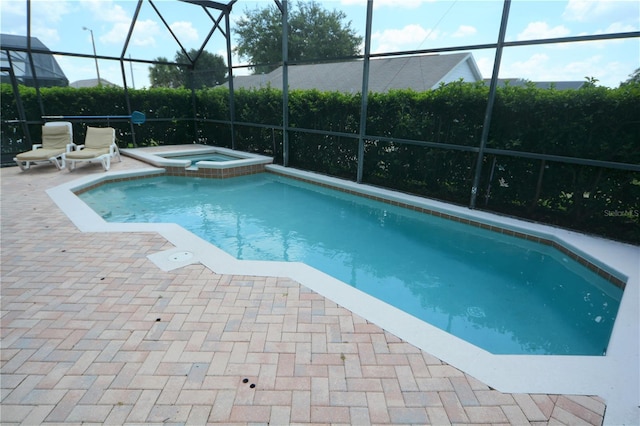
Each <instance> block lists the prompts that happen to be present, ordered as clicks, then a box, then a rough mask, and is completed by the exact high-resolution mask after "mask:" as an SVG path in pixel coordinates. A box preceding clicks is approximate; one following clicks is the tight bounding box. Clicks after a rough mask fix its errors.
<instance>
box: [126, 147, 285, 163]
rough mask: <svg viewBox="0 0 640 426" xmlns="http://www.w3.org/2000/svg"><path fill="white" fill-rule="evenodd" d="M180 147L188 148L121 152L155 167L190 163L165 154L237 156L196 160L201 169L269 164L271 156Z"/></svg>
mask: <svg viewBox="0 0 640 426" xmlns="http://www.w3.org/2000/svg"><path fill="white" fill-rule="evenodd" d="M181 147H187V148H189V149H188V150H187V149H185V150H184V151H178V152H176V151H175V150H171V148H167V150H166V151H158V150H153V151H146V150H145V149H146V148H123V149H121V150H120V151H121V153H122V154H124V155H126V156H128V157H131V158H135V159H136V160H140V161H144V162H145V163H147V164H151V165H153V166H156V167H189V166H190V165H191V161H190V160H179V159H176V158H171V157H163V156H165V155H173V156H176V155H178V154H180V155H200V154H224V155H228V156H232V157H238V159H237V160H228V161H207V160H200V161H197V162H196V165H197V167H198V168H202V169H230V168H234V167H240V166H255V165H258V164H271V163H272V162H273V158H271V157H266V156H264V155H259V154H253V153H249V152H243V151H235V150H232V149H229V148H223V147H214V146H207V145H198V144H194V145H181Z"/></svg>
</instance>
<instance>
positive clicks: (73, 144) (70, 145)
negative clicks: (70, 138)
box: [67, 143, 76, 152]
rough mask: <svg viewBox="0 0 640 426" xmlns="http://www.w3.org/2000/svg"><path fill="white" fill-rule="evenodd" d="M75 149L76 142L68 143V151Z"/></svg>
mask: <svg viewBox="0 0 640 426" xmlns="http://www.w3.org/2000/svg"><path fill="white" fill-rule="evenodd" d="M75 149H76V144H75V143H68V144H67V152H71V151H74V150H75Z"/></svg>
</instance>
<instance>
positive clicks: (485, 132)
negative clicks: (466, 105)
mask: <svg viewBox="0 0 640 426" xmlns="http://www.w3.org/2000/svg"><path fill="white" fill-rule="evenodd" d="M510 6H511V0H504V6H503V8H502V20H501V21H500V33H499V34H498V44H497V45H496V57H495V59H494V61H493V73H492V75H491V85H490V86H489V99H488V100H487V109H486V111H485V113H484V123H483V125H482V136H481V138H480V149H479V150H478V158H477V159H476V172H475V175H474V177H473V185H472V187H471V200H470V201H469V208H470V209H475V208H476V198H477V196H478V185H480V175H481V173H482V161H483V159H484V151H485V149H486V147H487V139H488V138H489V127H490V126H491V114H492V113H493V104H494V102H495V99H496V87H497V85H498V72H499V71H500V61H501V59H502V48H503V47H504V37H505V33H506V32H507V20H508V19H509V7H510Z"/></svg>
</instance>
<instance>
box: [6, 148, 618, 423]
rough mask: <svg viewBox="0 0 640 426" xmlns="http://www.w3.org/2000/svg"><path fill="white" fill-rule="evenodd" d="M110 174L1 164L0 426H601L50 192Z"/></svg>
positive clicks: (280, 284)
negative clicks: (98, 217) (189, 257)
mask: <svg viewBox="0 0 640 426" xmlns="http://www.w3.org/2000/svg"><path fill="white" fill-rule="evenodd" d="M140 166H141V165H140V164H139V163H137V162H136V161H134V160H132V159H130V158H123V162H122V163H115V164H113V165H112V170H125V169H129V168H137V167H140ZM102 173H103V172H102V169H101V167H100V166H99V165H88V166H82V167H79V168H78V169H77V170H76V171H75V172H73V173H69V172H68V171H66V170H64V171H60V172H59V171H57V170H56V169H55V168H54V167H48V166H37V167H35V168H34V169H32V170H30V171H28V172H21V171H20V170H19V169H18V168H15V167H12V168H4V169H2V170H1V177H2V194H1V209H2V210H1V218H2V228H1V231H2V235H1V243H2V247H1V250H2V265H1V266H2V289H1V296H2V318H1V321H2V322H1V333H2V336H1V338H2V341H1V344H2V346H1V348H2V350H1V369H0V373H1V377H0V380H1V388H2V397H1V398H2V399H1V407H0V409H1V411H0V423H1V424H2V425H13V424H16V425H17V424H24V425H35V424H54V423H57V424H78V425H79V424H87V423H95V424H103V423H104V424H134V423H135V424H140V423H155V424H216V423H222V424H236V423H237V424H247V423H256V424H272V425H286V424H292V423H314V424H362V425H366V424H436V425H444V424H594V425H598V424H601V423H602V420H603V415H604V410H605V405H604V402H603V401H602V400H601V399H599V398H597V397H587V396H571V395H528V394H504V393H500V392H498V391H496V390H493V389H491V388H489V387H488V386H487V385H485V384H483V383H481V382H479V381H478V380H475V379H474V378H473V377H470V376H469V375H466V374H465V373H463V372H461V371H460V370H457V369H455V368H453V367H451V366H449V365H447V364H446V363H444V362H442V361H441V360H439V359H437V358H435V357H433V356H431V355H429V354H428V353H425V352H424V351H421V350H420V349H418V348H416V347H414V346H412V345H409V344H408V343H405V342H403V341H401V340H399V339H398V338H396V337H395V336H393V335H391V334H390V333H387V332H385V331H384V330H382V329H381V328H379V327H377V326H375V325H373V324H371V323H369V322H367V321H366V320H365V319H363V318H361V317H358V316H356V315H354V314H352V313H351V312H349V311H347V310H346V309H344V308H341V307H340V306H337V305H336V304H335V303H333V302H332V301H331V300H327V299H325V298H324V297H321V296H319V295H317V294H315V293H313V292H311V291H310V290H308V289H306V288H305V287H302V286H300V285H299V284H298V283H296V282H293V281H291V280H290V279H287V278H279V277H253V276H230V275H218V274H216V273H215V271H211V270H209V269H207V268H205V267H204V266H202V265H191V266H187V267H184V268H180V269H177V270H174V271H171V272H163V271H161V270H160V269H158V268H157V267H156V266H155V265H154V264H153V263H152V262H151V261H149V260H148V259H147V255H149V254H153V253H156V252H159V251H162V250H167V249H170V248H171V247H172V246H171V245H170V244H169V243H167V242H166V241H165V240H164V239H163V238H162V237H160V236H159V235H156V234H150V233H127V234H117V233H81V232H79V231H78V230H77V228H76V227H75V226H74V225H73V224H72V223H71V222H70V221H69V220H68V219H67V217H66V216H65V215H64V214H63V213H62V212H60V210H59V209H58V208H57V206H56V205H55V204H54V203H53V201H52V200H51V199H50V198H49V197H48V195H47V194H46V193H45V190H46V189H47V188H50V187H53V186H56V185H58V184H61V183H63V182H67V181H69V180H72V179H75V178H77V177H80V176H84V175H88V174H92V175H100V174H102Z"/></svg>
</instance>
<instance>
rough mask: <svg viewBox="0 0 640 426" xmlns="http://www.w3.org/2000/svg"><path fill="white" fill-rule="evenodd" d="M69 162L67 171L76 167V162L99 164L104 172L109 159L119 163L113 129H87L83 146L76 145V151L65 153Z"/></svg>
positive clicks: (118, 151) (108, 165) (107, 167)
mask: <svg viewBox="0 0 640 426" xmlns="http://www.w3.org/2000/svg"><path fill="white" fill-rule="evenodd" d="M64 156H65V159H66V161H68V162H69V171H72V170H73V169H75V167H76V162H78V161H86V162H89V163H92V162H98V161H99V162H101V163H102V168H104V170H105V171H106V170H109V167H111V158H114V157H117V158H118V161H120V150H119V149H118V145H116V131H115V129H114V128H113V127H88V126H87V135H86V137H85V141H84V145H78V147H77V149H76V151H71V152H68V153H65V155H64Z"/></svg>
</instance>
